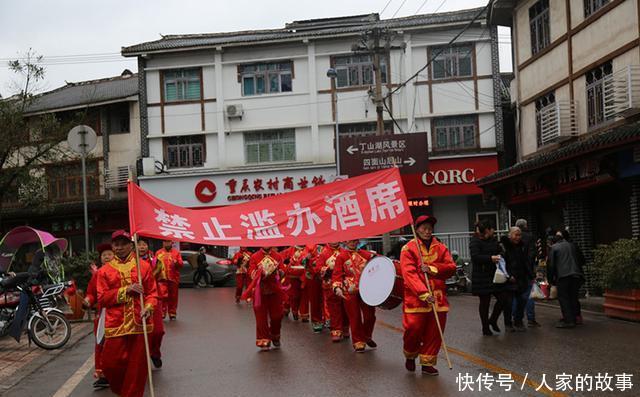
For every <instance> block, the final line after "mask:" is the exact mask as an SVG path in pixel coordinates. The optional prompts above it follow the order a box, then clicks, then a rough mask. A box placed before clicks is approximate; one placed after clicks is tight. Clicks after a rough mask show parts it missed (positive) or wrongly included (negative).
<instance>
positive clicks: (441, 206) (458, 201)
mask: <svg viewBox="0 0 640 397" xmlns="http://www.w3.org/2000/svg"><path fill="white" fill-rule="evenodd" d="M431 205H432V207H433V215H434V216H435V217H436V219H438V225H437V228H436V232H437V233H457V232H466V231H468V230H469V218H468V214H467V196H451V197H434V198H432V199H431Z"/></svg>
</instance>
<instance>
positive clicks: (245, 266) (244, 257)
mask: <svg viewBox="0 0 640 397" xmlns="http://www.w3.org/2000/svg"><path fill="white" fill-rule="evenodd" d="M250 258H251V252H250V251H249V250H248V249H247V247H240V251H238V252H236V254H235V255H234V256H233V258H231V263H233V264H234V265H236V268H237V270H236V303H238V302H240V297H241V296H242V291H243V289H245V288H247V286H248V285H249V275H248V274H247V272H248V271H249V259H250Z"/></svg>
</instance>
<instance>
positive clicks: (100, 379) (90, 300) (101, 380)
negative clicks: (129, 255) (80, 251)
mask: <svg viewBox="0 0 640 397" xmlns="http://www.w3.org/2000/svg"><path fill="white" fill-rule="evenodd" d="M97 251H98V255H99V263H100V264H99V265H98V266H96V265H95V264H91V268H90V270H91V280H89V285H87V292H86V294H85V297H84V302H83V305H84V307H86V308H87V309H93V308H95V316H94V318H93V333H94V335H97V331H98V323H99V321H100V312H101V308H100V307H99V306H97V305H96V304H97V303H98V288H97V286H98V275H97V274H98V271H99V270H100V269H101V268H102V266H103V265H105V264H107V263H109V262H111V260H113V257H114V256H115V255H114V253H113V250H112V249H111V244H109V243H104V244H100V245H98V247H97ZM94 366H95V369H96V370H95V372H94V374H93V376H94V377H95V378H96V381H95V382H93V387H94V388H96V389H103V388H106V387H109V381H108V380H107V378H106V377H105V376H104V372H103V371H102V343H97V341H96V346H95V354H94Z"/></svg>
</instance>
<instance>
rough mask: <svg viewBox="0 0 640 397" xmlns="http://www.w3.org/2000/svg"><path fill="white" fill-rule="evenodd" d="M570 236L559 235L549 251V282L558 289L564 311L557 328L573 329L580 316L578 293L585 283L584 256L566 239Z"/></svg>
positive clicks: (561, 307) (559, 299)
mask: <svg viewBox="0 0 640 397" xmlns="http://www.w3.org/2000/svg"><path fill="white" fill-rule="evenodd" d="M566 235H568V234H565V235H563V234H560V233H559V234H558V236H557V237H556V242H555V243H554V244H553V245H552V246H551V250H550V251H549V259H548V263H547V266H548V269H549V282H550V283H551V284H552V285H556V286H557V287H558V301H559V302H560V309H561V310H562V320H561V321H560V322H558V324H556V328H573V327H575V326H576V318H577V317H578V316H580V301H579V300H578V293H579V290H580V286H581V285H582V283H583V282H584V273H583V271H582V265H583V264H582V262H583V260H582V256H581V255H580V253H579V250H578V248H577V246H576V245H575V244H573V243H571V242H569V241H567V239H566V238H565V236H566Z"/></svg>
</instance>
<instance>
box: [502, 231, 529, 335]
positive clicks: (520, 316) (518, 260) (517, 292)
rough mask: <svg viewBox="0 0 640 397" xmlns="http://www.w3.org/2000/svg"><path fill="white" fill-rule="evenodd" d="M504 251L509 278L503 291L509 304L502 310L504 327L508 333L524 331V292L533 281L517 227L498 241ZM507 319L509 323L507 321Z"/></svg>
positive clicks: (526, 254)
mask: <svg viewBox="0 0 640 397" xmlns="http://www.w3.org/2000/svg"><path fill="white" fill-rule="evenodd" d="M500 242H501V244H502V248H503V251H504V260H505V262H506V264H507V273H508V274H509V276H510V278H509V281H507V283H506V284H505V288H504V289H505V291H506V293H507V294H509V298H508V299H509V302H511V304H509V305H508V307H505V309H504V316H505V327H506V328H507V329H508V330H510V331H514V330H515V331H520V332H522V331H524V330H525V327H524V323H523V320H524V309H525V307H526V305H527V300H528V296H526V294H525V293H526V292H527V291H528V290H529V286H530V285H531V281H532V280H533V267H532V264H531V263H530V256H529V249H528V248H529V247H528V246H527V245H525V244H524V243H523V241H522V231H521V230H520V228H518V227H512V228H511V229H510V230H509V236H503V237H502V239H500ZM514 299H515V301H516V305H515V307H516V308H515V313H513V320H514V323H515V328H514V327H513V326H512V324H511V315H512V313H511V308H512V307H513V300H514ZM507 318H509V321H507Z"/></svg>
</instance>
